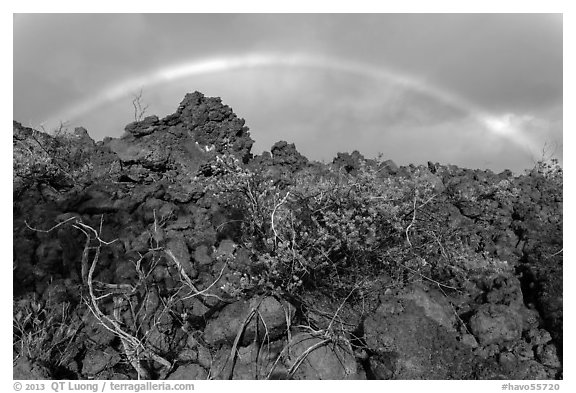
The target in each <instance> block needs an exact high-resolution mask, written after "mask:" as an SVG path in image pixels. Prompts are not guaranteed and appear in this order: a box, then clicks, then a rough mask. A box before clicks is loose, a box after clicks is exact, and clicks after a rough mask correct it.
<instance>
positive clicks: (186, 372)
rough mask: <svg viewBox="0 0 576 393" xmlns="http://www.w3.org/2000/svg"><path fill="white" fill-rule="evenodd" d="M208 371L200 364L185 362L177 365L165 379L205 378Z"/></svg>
mask: <svg viewBox="0 0 576 393" xmlns="http://www.w3.org/2000/svg"><path fill="white" fill-rule="evenodd" d="M207 377H208V373H207V372H206V370H204V369H203V368H202V367H201V366H199V365H197V364H187V365H185V366H180V367H178V368H177V369H176V370H175V371H174V372H173V373H172V374H170V376H169V377H168V378H166V379H169V380H172V379H173V380H202V379H207Z"/></svg>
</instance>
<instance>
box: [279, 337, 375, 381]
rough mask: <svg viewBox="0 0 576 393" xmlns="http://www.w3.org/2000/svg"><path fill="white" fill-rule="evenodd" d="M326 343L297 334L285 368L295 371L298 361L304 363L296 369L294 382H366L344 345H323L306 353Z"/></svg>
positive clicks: (318, 338)
mask: <svg viewBox="0 0 576 393" xmlns="http://www.w3.org/2000/svg"><path fill="white" fill-rule="evenodd" d="M324 340H325V338H324V337H317V336H314V335H312V334H310V333H305V332H303V333H298V334H296V335H294V336H293V337H292V340H291V341H290V344H289V345H290V352H289V353H290V358H289V360H288V364H287V366H288V368H290V367H294V364H295V362H296V361H298V359H299V358H301V357H304V360H303V361H302V362H301V364H300V365H299V366H298V368H296V372H295V373H294V375H293V378H294V379H304V380H310V379H323V380H334V379H365V376H364V374H363V373H362V372H361V371H360V370H361V368H360V366H359V364H358V363H357V362H356V359H355V358H354V354H353V352H352V349H351V348H350V347H349V346H347V345H345V343H344V342H342V343H340V342H332V341H329V342H326V343H325V344H322V345H320V346H319V347H316V348H315V349H314V350H312V351H310V352H309V353H308V354H307V355H305V352H307V351H308V350H309V349H310V348H311V347H313V346H315V345H319V344H320V343H322V342H323V341H324Z"/></svg>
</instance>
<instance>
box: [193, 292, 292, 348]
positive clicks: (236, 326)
mask: <svg viewBox="0 0 576 393" xmlns="http://www.w3.org/2000/svg"><path fill="white" fill-rule="evenodd" d="M253 309H256V310H257V311H258V312H257V313H256V315H254V316H253V317H252V318H251V319H250V322H249V323H248V324H247V326H246V329H245V330H244V333H243V335H242V341H241V343H243V344H248V343H250V342H251V341H253V340H254V338H255V337H256V336H257V337H258V339H260V340H275V339H277V338H278V337H280V336H282V335H283V334H285V333H286V329H287V326H286V313H289V314H290V315H291V317H293V316H294V313H295V309H294V307H293V306H292V305H291V304H290V303H288V302H285V301H282V302H280V301H278V300H277V299H276V298H274V297H271V296H268V297H264V298H258V297H256V298H253V299H251V300H250V301H244V300H240V301H237V302H235V303H232V304H228V305H227V306H225V307H224V308H223V309H222V310H221V311H220V312H219V313H218V316H216V317H215V318H213V319H211V320H210V321H208V323H207V324H206V328H205V329H204V340H205V341H206V343H208V344H209V345H212V346H215V345H220V344H223V343H229V344H232V343H233V342H234V340H235V338H236V335H237V334H238V332H239V331H240V329H241V328H242V325H243V324H244V321H245V320H246V318H247V317H248V316H249V315H250V313H251V311H252V310H253ZM256 321H257V322H256Z"/></svg>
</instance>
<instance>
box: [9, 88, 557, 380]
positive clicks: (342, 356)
mask: <svg viewBox="0 0 576 393" xmlns="http://www.w3.org/2000/svg"><path fill="white" fill-rule="evenodd" d="M61 131H63V130H61ZM252 143H253V141H252V139H251V138H250V135H249V132H248V129H247V127H245V124H244V120H242V119H240V118H238V117H237V116H236V115H235V114H234V113H233V111H232V109H231V108H229V107H228V106H226V105H223V104H222V102H221V100H220V99H219V98H209V97H205V96H204V95H202V94H201V93H198V92H195V93H192V94H188V95H186V97H185V98H184V100H183V101H182V103H181V104H180V106H179V107H178V109H177V111H176V112H175V113H173V114H171V115H169V116H166V117H165V118H162V119H160V118H158V117H157V116H149V117H146V118H144V119H143V120H142V121H138V122H133V123H130V124H128V125H127V126H126V128H125V134H124V135H123V136H122V137H120V138H106V139H105V140H104V141H102V142H94V141H93V140H92V139H91V138H90V137H89V135H88V132H87V131H86V130H85V129H84V128H81V127H79V128H76V129H75V130H73V131H71V132H59V133H57V134H56V135H48V134H46V133H43V132H39V131H36V130H33V129H31V128H27V127H23V126H22V125H21V124H20V123H18V122H14V123H13V152H14V153H13V157H14V167H13V169H14V178H13V196H14V204H13V254H14V259H13V280H14V284H15V285H14V308H15V312H14V314H15V315H14V320H15V321H16V322H17V323H19V324H20V325H19V326H18V327H19V328H21V329H23V330H24V331H33V332H35V335H33V337H44V341H42V342H26V341H25V339H26V337H27V336H26V335H19V333H18V329H15V335H14V337H15V343H14V348H15V352H17V351H18V348H22V346H23V345H29V347H27V348H29V349H30V351H29V352H28V353H32V354H33V356H32V357H31V358H30V359H28V355H25V356H22V354H18V356H19V357H18V358H17V360H16V361H15V363H14V370H13V372H14V375H15V378H16V375H18V376H19V377H18V378H17V379H24V378H26V377H27V376H28V377H31V378H35V379H44V378H45V379H48V378H66V379H75V378H80V379H87V378H95V379H101V378H104V379H105V378H114V379H120V378H131V379H134V378H136V377H137V373H136V371H135V370H134V369H133V367H132V366H131V365H128V364H126V362H125V361H123V360H124V358H125V357H124V355H125V348H123V346H122V342H121V340H119V338H118V335H117V334H115V333H113V332H111V331H110V330H108V329H106V328H105V327H104V326H103V325H102V321H100V320H99V319H98V318H96V317H95V316H94V313H93V312H92V311H90V310H89V309H88V308H87V306H86V299H87V291H88V288H87V285H86V281H87V278H88V273H89V268H90V266H91V264H92V262H93V261H96V263H95V265H94V269H93V271H92V278H93V282H94V284H95V285H94V290H95V291H96V293H97V294H99V295H100V294H105V293H108V295H106V296H103V297H102V298H101V299H100V300H99V305H100V307H101V311H102V313H103V314H105V315H107V316H109V317H110V318H112V319H113V320H114V321H116V322H117V323H118V324H119V326H120V327H121V328H122V329H125V331H126V332H130V333H131V334H134V335H135V336H136V337H138V339H139V340H142V342H143V344H144V345H145V346H146V348H149V349H150V350H153V351H154V353H155V355H157V356H160V357H162V358H163V359H164V361H165V362H168V363H170V364H172V365H173V366H174V367H170V368H167V367H166V365H165V364H162V362H161V361H160V360H159V359H158V358H156V360H154V358H152V359H151V358H146V359H143V360H142V366H143V367H145V368H147V369H148V371H149V373H150V376H152V377H154V378H160V377H163V376H165V375H166V374H167V373H168V371H169V370H171V372H172V374H171V375H170V377H171V378H176V377H180V376H181V377H182V378H184V377H190V378H203V377H205V376H206V375H207V373H209V374H210V376H214V377H216V378H228V377H229V376H231V377H232V378H234V379H264V378H266V377H268V374H269V372H271V370H272V365H274V364H275V366H274V367H275V368H274V370H273V372H271V374H270V375H269V376H270V377H271V378H272V379H281V378H286V377H287V375H288V371H289V370H290V367H292V366H293V365H294V363H293V362H294V361H296V359H297V356H298V354H297V353H296V352H294V351H293V350H297V351H299V352H300V353H302V352H304V351H305V350H306V349H307V348H309V347H310V346H311V345H314V344H317V343H319V342H321V340H323V337H327V336H330V337H331V338H333V339H334V340H332V341H330V343H328V344H327V345H325V346H322V347H320V348H317V349H315V350H314V351H312V352H311V353H309V354H308V356H307V358H306V360H305V361H304V362H303V363H302V364H301V365H300V367H299V368H298V371H297V372H296V374H295V376H294V377H295V378H313V379H331V378H364V377H366V378H378V379H394V378H397V379H402V378H404V379H412V378H466V379H488V378H504V379H553V378H562V342H563V328H562V326H563V297H562V290H563V283H562V272H563V268H562V258H563V255H562V241H563V240H562V235H563V226H562V224H563V222H562V203H563V196H562V192H561V189H559V188H558V187H557V186H556V187H555V186H554V184H553V183H551V182H550V181H549V180H547V179H546V178H545V177H544V176H543V175H542V174H541V173H539V172H538V171H531V172H528V173H527V174H525V175H522V176H515V175H513V174H512V173H511V172H509V171H508V172H507V171H504V172H502V173H500V174H494V173H492V172H491V171H484V170H470V169H463V168H458V167H456V166H453V165H441V164H438V163H435V164H434V163H428V165H426V166H415V165H409V166H398V165H396V164H395V163H394V162H392V161H391V160H388V161H383V162H378V161H375V160H369V159H365V158H364V157H363V156H362V155H361V154H360V153H359V152H353V153H351V154H349V153H341V154H338V156H337V157H336V158H335V159H334V162H333V164H332V165H324V164H321V163H313V162H310V161H309V160H308V159H307V158H306V157H304V156H302V155H301V154H300V153H299V152H298V151H297V150H296V147H295V146H294V144H291V143H288V142H285V141H281V142H278V143H276V144H275V145H274V146H272V148H271V152H270V153H267V152H265V153H263V154H262V155H259V156H256V157H252V155H251V147H252ZM223 154H225V155H232V156H235V157H236V158H238V159H239V160H240V161H241V162H243V163H246V168H250V169H251V170H253V171H254V172H255V173H258V176H262V178H263V179H265V180H266V181H267V182H269V183H266V184H271V185H272V186H274V187H276V188H277V189H278V190H284V189H285V187H288V186H290V185H293V184H294V179H295V174H305V175H310V177H311V178H314V176H323V175H324V174H328V173H337V175H338V176H355V174H356V173H358V171H359V170H361V169H362V167H363V166H366V167H370V166H374V165H378V166H377V167H375V168H376V169H377V171H378V172H377V173H378V175H377V178H378V179H379V180H382V181H386V182H390V183H388V184H394V182H406V181H408V180H411V181H415V182H416V183H417V184H426V185H427V186H429V187H431V188H432V189H433V190H434V192H435V193H436V197H435V198H434V199H433V200H430V201H429V203H428V204H427V205H426V206H425V208H424V207H422V208H419V210H418V215H417V219H416V221H415V223H414V228H412V229H413V232H411V233H410V235H411V236H412V237H413V239H412V240H413V241H414V244H416V243H417V239H416V238H415V237H414V236H415V234H413V233H414V232H415V230H420V229H422V228H424V229H426V230H427V231H428V233H431V234H433V235H438V234H440V233H443V234H445V237H443V238H442V239H440V238H437V239H436V240H435V239H433V238H432V240H433V241H431V242H430V243H427V244H420V245H418V247H419V248H417V249H416V252H420V251H421V250H422V249H423V248H425V247H435V244H438V243H440V246H439V248H438V252H437V256H435V255H432V259H437V260H438V261H441V262H442V264H440V265H441V268H437V269H436V268H433V267H431V266H432V265H433V263H434V262H435V261H433V260H429V261H423V262H422V261H421V262H422V263H421V264H420V265H418V266H415V265H409V264H406V262H407V261H406V255H394V257H393V258H391V260H390V261H387V262H389V263H390V264H392V265H393V264H395V263H397V264H398V266H399V271H396V272H383V271H378V272H377V273H373V272H374V271H376V270H370V269H372V265H371V264H374V263H377V264H378V266H379V267H381V265H382V264H381V262H382V261H372V260H367V261H366V263H364V264H363V265H364V266H365V267H367V270H366V271H365V272H364V271H362V272H361V273H359V274H357V276H350V277H344V276H343V275H342V274H343V273H346V272H347V271H348V270H347V269H349V268H350V267H349V266H345V268H344V269H342V270H338V269H334V270H329V271H327V273H326V276H329V277H317V278H318V279H324V278H329V279H330V280H332V281H331V282H332V283H334V284H335V285H333V287H331V288H321V285H319V283H317V282H312V281H313V280H310V282H307V283H305V285H304V286H305V288H304V289H305V290H304V293H303V294H301V295H298V296H295V294H293V293H290V292H291V291H287V292H288V293H286V292H284V293H282V292H279V291H278V290H277V289H276V288H270V287H266V288H260V289H259V290H258V291H254V292H246V293H241V294H239V293H238V291H236V292H234V290H231V289H230V288H237V287H239V286H240V284H241V283H242V282H244V281H242V280H248V279H253V280H258V279H260V276H259V275H260V274H261V273H262V272H266V269H268V267H267V266H268V265H266V263H268V264H269V263H270V262H271V261H273V260H274V258H276V257H277V255H278V254H277V250H276V249H272V250H269V254H268V256H267V258H268V260H267V262H263V260H264V259H263V258H261V257H262V255H258V252H257V251H255V250H261V249H263V248H264V245H263V244H257V241H256V240H257V239H253V240H254V242H253V243H252V244H250V243H251V242H252V240H250V241H246V239H242V233H241V230H242V226H241V225H240V222H242V221H243V220H245V218H246V217H243V216H242V215H241V214H239V213H238V212H237V211H234V209H231V208H228V207H226V208H225V207H224V205H223V204H222V203H221V201H220V200H218V198H216V197H214V196H212V195H209V193H208V192H207V191H206V189H205V188H204V187H203V186H202V185H201V184H200V181H199V179H201V178H204V179H212V177H211V176H216V175H214V174H207V175H206V174H205V171H206V170H207V169H209V168H210V166H211V165H212V164H213V163H214V161H215V160H216V157H217V155H223ZM208 172H209V171H208ZM295 197H298V195H295ZM317 197H318V198H320V199H321V198H322V195H319V196H317ZM330 203H332V204H335V206H336V208H338V204H339V203H340V201H331V202H330ZM287 205H288V204H286V205H285V206H287ZM330 206H331V205H330ZM410 206H411V205H410ZM322 208H324V207H322ZM281 213H282V212H279V214H278V216H277V219H288V218H289V217H288V216H283V215H282V214H281ZM302 213H303V214H304V215H308V216H311V213H312V212H307V211H303V212H302ZM309 213H310V214H309ZM398 214H399V215H400V216H402V215H403V214H405V215H406V217H408V218H407V219H406V220H407V221H405V222H404V227H402V228H399V229H398V231H399V232H398V233H396V234H394V233H392V235H391V236H390V238H386V239H383V242H382V251H386V250H387V248H388V242H389V241H391V240H390V239H395V241H405V238H406V233H405V230H406V225H408V223H409V220H410V217H411V211H401V212H398ZM279 217H281V218H279ZM314 218H315V219H321V217H320V216H319V217H314ZM267 220H269V218H268V217H266V218H265V219H264V221H263V222H262V223H261V230H263V231H266V230H268V231H270V228H267V226H268V224H269V223H268V221H267ZM430 220H434V222H437V223H441V225H440V227H428V228H427V227H426V225H427V223H428V222H431V221H430ZM81 224H83V225H87V226H89V227H90V228H95V229H96V230H97V231H98V238H99V239H100V241H102V242H103V243H100V244H101V248H100V249H99V252H98V253H96V249H97V245H98V244H99V240H97V239H96V238H95V236H94V233H93V232H92V231H91V230H90V229H87V227H83V226H82V225H81ZM320 224H321V223H320ZM79 228H80V229H79ZM296 229H297V228H296ZM82 230H83V231H84V232H83V231H82ZM396 235H398V236H396ZM394 236H396V237H394ZM87 239H88V240H89V241H88V242H87ZM442 242H452V243H453V244H454V243H455V244H461V246H462V250H464V249H466V250H469V252H467V253H465V252H459V251H458V249H456V251H454V249H453V252H444V251H446V250H442V244H443V243H442ZM420 247H421V248H420ZM412 251H414V250H412ZM291 255H292V256H293V254H291ZM96 256H97V257H98V258H97V259H96ZM331 257H334V258H340V256H339V255H337V254H336V255H334V256H331ZM288 259H289V261H290V262H294V263H296V262H297V261H296V260H295V259H292V257H290V258H288ZM408 262H409V261H408ZM401 264H402V265H401ZM410 269H412V270H410ZM365 279H367V280H365ZM360 282H362V285H361V286H360V287H357V288H355V289H354V291H352V292H351V291H350V289H351V288H352V287H354V286H355V285H356V284H357V283H360ZM336 284H337V285H336ZM346 285H348V287H346ZM454 288H458V289H457V290H455V289H454ZM347 296H349V297H347ZM253 309H257V310H258V313H257V314H256V315H254V316H253V317H252V319H251V320H250V322H249V323H248V325H247V326H246V329H245V330H244V332H243V336H242V340H240V342H239V346H238V347H237V348H236V357H235V358H234V361H233V360H232V359H233V358H232V357H231V356H230V354H231V346H232V345H233V343H234V340H235V338H236V336H237V334H238V332H239V331H240V329H241V327H242V325H243V323H244V321H245V320H246V318H247V317H248V316H249V315H250V313H251V311H252V310H253ZM287 317H288V318H287ZM287 320H289V321H290V322H291V325H292V327H293V326H296V325H301V326H308V327H309V328H310V329H312V330H313V331H316V332H318V334H316V336H315V337H312V336H311V335H310V332H309V331H306V332H304V333H302V332H300V333H299V334H298V335H296V333H295V334H294V335H293V336H292V341H291V346H290V348H291V354H290V355H289V356H288V355H286V351H285V350H284V349H285V347H286V345H287V344H288V338H289V337H290V336H289V334H288V326H287V323H286V321H287ZM59 326H64V327H66V329H64V328H62V329H58V327H59ZM34 329H36V330H34ZM325 330H329V332H325ZM39 331H46V332H49V334H46V335H44V336H42V335H40V334H38V332H39ZM296 338H297V340H296V341H295V339H296ZM255 339H256V340H255ZM22 340H24V341H22ZM335 342H338V343H339V344H338V345H336V344H335ZM54 343H56V344H54ZM58 343H60V344H58ZM340 344H341V345H340ZM263 348H266V349H265V350H264V349H263ZM165 362H164V363H165Z"/></svg>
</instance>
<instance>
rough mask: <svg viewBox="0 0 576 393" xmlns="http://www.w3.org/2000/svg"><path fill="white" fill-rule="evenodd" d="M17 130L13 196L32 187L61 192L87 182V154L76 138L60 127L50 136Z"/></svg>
mask: <svg viewBox="0 0 576 393" xmlns="http://www.w3.org/2000/svg"><path fill="white" fill-rule="evenodd" d="M18 126H19V125H18ZM18 126H15V130H14V137H13V183H14V193H15V194H18V193H19V192H22V191H23V190H25V189H26V188H28V187H30V186H32V185H48V186H50V187H52V188H54V189H56V190H61V189H69V188H72V187H74V186H75V185H77V184H82V183H86V182H88V181H89V179H90V176H91V171H92V164H91V163H90V160H89V156H90V152H89V151H86V149H85V148H84V146H83V145H82V142H81V141H80V140H79V137H80V135H79V134H77V133H72V132H69V131H68V130H67V129H65V128H62V127H61V128H60V129H59V130H57V131H55V132H54V135H53V136H50V135H47V134H44V133H41V132H38V131H36V130H33V129H30V128H22V127H21V126H19V127H18Z"/></svg>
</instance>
